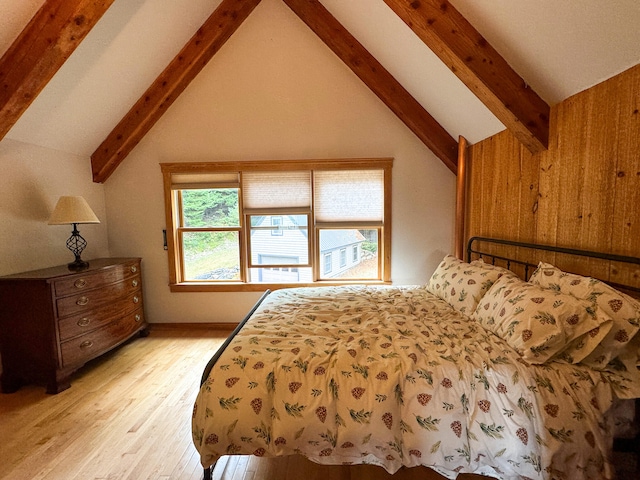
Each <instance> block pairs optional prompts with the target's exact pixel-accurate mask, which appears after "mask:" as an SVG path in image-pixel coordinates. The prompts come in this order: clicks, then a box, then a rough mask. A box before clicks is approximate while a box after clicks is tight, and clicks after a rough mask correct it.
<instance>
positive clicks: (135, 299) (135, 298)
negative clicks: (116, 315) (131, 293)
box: [133, 295, 140, 303]
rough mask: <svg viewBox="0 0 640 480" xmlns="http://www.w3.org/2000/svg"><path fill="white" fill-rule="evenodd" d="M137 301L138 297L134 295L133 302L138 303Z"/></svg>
mask: <svg viewBox="0 0 640 480" xmlns="http://www.w3.org/2000/svg"><path fill="white" fill-rule="evenodd" d="M139 301H140V299H139V298H138V296H137V295H136V296H135V297H133V303H138V302H139Z"/></svg>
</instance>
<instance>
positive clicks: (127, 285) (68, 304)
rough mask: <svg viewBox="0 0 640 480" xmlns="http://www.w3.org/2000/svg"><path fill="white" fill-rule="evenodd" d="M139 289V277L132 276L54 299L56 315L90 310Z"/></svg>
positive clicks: (67, 314)
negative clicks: (99, 287)
mask: <svg viewBox="0 0 640 480" xmlns="http://www.w3.org/2000/svg"><path fill="white" fill-rule="evenodd" d="M139 291H140V277H139V276H134V277H131V278H128V279H127V280H124V281H122V282H119V283H114V284H112V285H107V286H106V287H104V288H101V289H98V290H89V291H86V292H84V293H79V294H77V295H72V296H70V297H65V298H59V299H57V300H56V308H57V309H58V317H59V318H63V317H67V316H69V315H74V314H81V313H84V312H90V311H92V310H94V309H95V308H97V307H100V306H102V305H105V304H109V303H112V302H114V301H117V300H119V299H121V298H123V297H125V296H128V295H130V294H132V293H135V292H139Z"/></svg>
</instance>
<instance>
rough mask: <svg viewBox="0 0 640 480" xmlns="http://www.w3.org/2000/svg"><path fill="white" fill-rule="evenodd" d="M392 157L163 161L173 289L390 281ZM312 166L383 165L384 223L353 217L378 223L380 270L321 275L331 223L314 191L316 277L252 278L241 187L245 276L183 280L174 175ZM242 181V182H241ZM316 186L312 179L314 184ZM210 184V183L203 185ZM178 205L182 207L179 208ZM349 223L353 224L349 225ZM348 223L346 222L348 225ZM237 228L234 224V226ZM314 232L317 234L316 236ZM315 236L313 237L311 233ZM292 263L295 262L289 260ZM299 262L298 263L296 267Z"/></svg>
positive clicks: (363, 225)
mask: <svg viewBox="0 0 640 480" xmlns="http://www.w3.org/2000/svg"><path fill="white" fill-rule="evenodd" d="M392 165H393V159H392V158H361V159H329V160H275V161H239V162H197V163H161V164H160V168H161V171H162V176H163V187H164V196H165V214H166V232H167V234H166V238H167V258H168V264H169V287H170V290H171V291H172V292H207V291H212V292H215V291H218V292H223V291H264V290H265V289H272V290H275V289H279V288H287V287H301V286H318V285H344V284H354V283H358V284H390V283H391V198H392V191H391V169H392ZM296 170H310V171H311V172H312V178H313V172H314V171H319V170H382V171H383V174H384V177H383V185H384V200H383V201H384V206H383V208H384V212H383V221H382V224H381V225H380V224H376V225H372V224H369V223H368V222H351V224H352V225H353V226H355V227H356V228H358V229H379V241H378V274H379V277H378V278H377V279H370V280H335V279H330V280H327V279H321V272H320V270H321V264H322V262H323V259H322V258H321V255H320V252H319V251H318V249H319V232H320V230H322V229H323V228H327V225H322V224H321V223H317V222H316V220H315V217H314V215H313V193H312V207H311V211H312V214H311V215H310V217H309V224H308V230H309V238H310V243H311V251H310V252H309V253H310V256H309V260H310V263H311V265H312V270H313V278H314V279H315V281H313V282H310V283H302V282H301V283H249V282H248V278H249V272H248V268H249V263H250V262H249V261H250V258H249V257H248V255H250V252H249V251H248V242H247V240H246V238H243V236H246V235H248V234H249V231H250V225H248V224H247V223H246V214H245V213H244V209H243V206H242V188H240V198H239V209H240V227H239V229H240V246H239V248H240V269H241V280H240V281H237V280H234V281H228V282H225V281H216V282H215V283H213V282H206V281H202V282H198V281H193V280H187V281H182V280H181V276H182V272H184V263H183V256H182V255H181V247H180V245H179V244H178V241H179V233H178V230H179V229H178V225H179V223H178V218H177V217H178V216H179V215H180V213H181V209H180V208H181V207H180V205H179V204H178V203H177V202H176V197H177V190H176V189H175V188H174V186H173V184H172V181H173V178H174V176H180V177H184V176H185V175H207V174H211V173H216V174H217V173H234V172H239V175H240V176H242V174H243V172H266V171H296ZM240 184H241V185H242V182H240ZM311 185H312V186H311V188H312V190H313V182H312V184H311ZM203 188H206V187H203ZM179 209H180V210H179ZM351 224H350V225H351ZM344 226H347V225H344ZM232 229H233V228H232ZM312 237H313V238H312ZM311 238H312V239H311ZM287 266H288V267H291V266H292V265H287ZM297 266H298V265H296V267H297Z"/></svg>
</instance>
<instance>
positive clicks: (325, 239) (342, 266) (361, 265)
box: [320, 229, 379, 280]
mask: <svg viewBox="0 0 640 480" xmlns="http://www.w3.org/2000/svg"><path fill="white" fill-rule="evenodd" d="M347 249H348V250H349V251H351V255H347V254H346V252H347ZM334 253H335V254H334ZM320 265H321V266H322V268H321V271H320V278H321V279H323V280H328V279H336V280H337V279H340V280H348V279H360V280H376V279H378V278H379V274H378V230H377V229H372V230H356V229H323V230H320Z"/></svg>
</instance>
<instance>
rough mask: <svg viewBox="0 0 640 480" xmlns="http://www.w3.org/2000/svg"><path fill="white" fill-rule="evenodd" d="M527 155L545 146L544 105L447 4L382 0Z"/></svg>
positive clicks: (546, 123) (546, 111) (546, 107)
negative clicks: (506, 130)
mask: <svg viewBox="0 0 640 480" xmlns="http://www.w3.org/2000/svg"><path fill="white" fill-rule="evenodd" d="M384 2H385V3H386V4H387V5H388V6H389V7H390V8H391V9H392V10H393V11H394V12H395V13H396V14H397V15H398V16H399V17H400V18H401V19H402V20H403V21H404V22H405V23H406V24H407V25H408V26H409V27H410V28H411V30H413V32H414V33H415V34H416V35H417V36H418V37H419V38H420V39H422V41H423V42H424V43H425V44H426V45H427V46H428V47H429V48H430V49H431V50H432V51H433V52H434V53H435V54H436V55H437V56H438V57H439V58H440V59H441V60H442V61H443V62H444V63H445V64H446V65H447V66H448V67H449V68H450V69H451V71H453V73H455V74H456V75H457V76H458V78H460V80H462V81H463V82H464V83H465V85H466V86H467V87H468V88H469V89H470V90H471V91H472V92H473V93H474V94H475V95H476V96H477V97H478V98H479V99H480V100H481V101H482V102H483V103H484V104H485V105H486V106H487V108H488V109H489V110H491V112H493V114H494V115H495V116H496V117H497V118H498V119H499V120H500V121H501V122H502V123H503V124H504V125H505V126H506V127H507V129H509V130H510V131H511V132H512V133H513V134H514V135H515V136H516V137H517V138H518V139H519V140H520V142H521V143H522V144H523V145H525V146H526V147H527V149H529V150H530V151H531V152H532V153H537V152H540V151H542V150H545V149H547V148H548V145H549V110H550V109H549V105H548V104H547V103H546V102H545V101H544V100H542V99H541V98H540V97H539V96H538V94H537V93H536V92H534V91H533V90H532V89H531V88H530V87H529V86H528V85H527V83H526V82H525V81H524V80H523V79H522V78H520V76H519V75H518V74H517V73H516V72H515V71H514V70H513V69H512V68H511V67H510V66H509V64H508V63H507V62H506V60H505V59H504V58H502V57H501V56H500V54H499V53H498V52H497V51H496V50H495V49H494V48H493V47H492V46H491V45H490V44H489V43H488V42H487V41H486V40H485V39H484V38H483V37H482V35H480V33H478V31H477V30H476V29H475V28H474V27H473V26H472V25H471V24H470V23H469V22H468V21H467V20H466V19H465V18H464V17H463V16H462V15H461V14H460V12H458V11H457V10H456V9H455V8H454V7H453V6H452V5H451V3H449V1H448V0H384Z"/></svg>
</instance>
